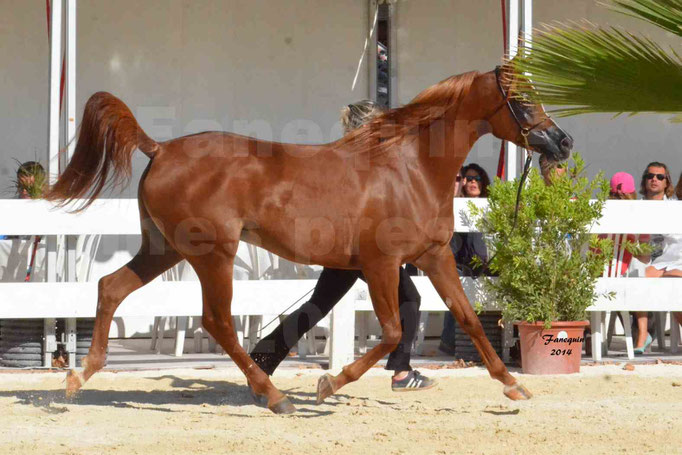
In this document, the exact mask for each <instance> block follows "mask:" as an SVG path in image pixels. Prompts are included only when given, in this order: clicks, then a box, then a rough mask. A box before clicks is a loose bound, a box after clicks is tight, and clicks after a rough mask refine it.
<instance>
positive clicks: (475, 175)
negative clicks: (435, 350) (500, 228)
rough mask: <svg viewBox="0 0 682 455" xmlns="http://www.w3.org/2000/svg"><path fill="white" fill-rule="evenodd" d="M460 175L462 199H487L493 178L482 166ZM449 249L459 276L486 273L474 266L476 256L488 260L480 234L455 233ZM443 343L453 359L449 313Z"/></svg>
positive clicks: (472, 166)
mask: <svg viewBox="0 0 682 455" xmlns="http://www.w3.org/2000/svg"><path fill="white" fill-rule="evenodd" d="M461 175H462V176H463V181H462V182H461V189H460V194H459V197H488V186H489V185H490V178H489V177H488V174H487V173H486V172H485V170H483V168H482V167H481V166H479V165H478V164H475V163H471V164H469V165H467V166H464V167H463V168H462V170H461ZM455 186H456V185H455ZM455 194H457V193H455ZM450 248H451V249H452V253H453V254H454V255H455V261H456V262H457V271H458V272H459V275H460V276H468V277H478V276H481V275H482V274H483V273H484V271H485V267H481V266H474V265H473V264H472V260H473V258H474V257H475V256H478V257H479V258H480V259H481V262H482V263H483V264H485V263H486V262H487V260H488V250H487V248H486V246H485V243H484V242H483V235H482V234H481V233H480V232H463V233H459V232H455V233H454V234H453V235H452V239H451V240H450ZM440 339H441V342H440V346H439V349H440V350H441V351H443V352H445V353H447V354H450V355H454V354H455V319H454V318H453V317H452V315H451V314H450V313H448V312H446V313H445V320H444V322H443V332H442V333H441V336H440Z"/></svg>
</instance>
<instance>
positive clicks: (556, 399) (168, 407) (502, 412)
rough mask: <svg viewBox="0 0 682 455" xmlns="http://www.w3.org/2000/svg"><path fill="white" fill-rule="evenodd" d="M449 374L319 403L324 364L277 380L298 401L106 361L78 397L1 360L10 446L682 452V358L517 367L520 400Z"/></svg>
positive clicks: (377, 374)
mask: <svg viewBox="0 0 682 455" xmlns="http://www.w3.org/2000/svg"><path fill="white" fill-rule="evenodd" d="M422 372H423V373H426V374H429V375H432V376H437V377H438V380H439V383H438V386H437V387H435V388H433V389H431V390H429V391H424V392H420V393H401V394H398V393H393V392H391V391H390V387H389V381H390V379H389V376H388V373H387V372H385V371H383V370H380V369H372V370H371V371H370V372H369V373H368V374H367V375H366V376H365V377H364V378H362V379H361V380H360V381H359V382H357V383H355V384H351V385H349V386H347V387H346V388H344V389H342V390H341V391H339V393H338V394H337V395H335V396H334V397H331V398H329V399H328V400H327V402H326V403H324V404H322V405H320V406H316V405H315V396H314V392H315V385H316V381H317V378H318V376H319V375H320V374H322V371H321V370H294V369H285V370H282V371H281V372H279V373H278V375H276V376H275V379H274V382H275V384H276V385H277V386H278V387H280V389H282V390H283V391H285V392H286V393H288V395H289V397H290V398H292V401H293V402H294V404H295V405H296V406H297V408H298V413H296V414H295V415H293V416H276V415H273V414H271V413H270V412H269V411H268V410H266V409H262V408H258V407H256V406H254V405H252V403H251V399H250V396H249V394H248V391H247V389H246V385H245V384H246V382H245V380H244V378H243V377H242V376H241V374H240V373H239V372H238V370H236V369H234V368H230V369H213V370H192V369H182V370H177V369H175V370H161V371H141V372H120V373H111V372H104V373H99V374H97V375H95V376H94V378H93V379H92V380H91V381H90V382H89V383H88V384H86V386H85V388H84V390H83V391H82V392H81V394H80V395H79V397H78V398H77V399H75V400H74V401H72V402H68V401H67V400H65V398H64V393H63V386H64V385H63V379H64V373H33V374H30V373H5V374H0V453H2V454H22V455H23V454H41V455H43V454H88V455H91V454H99V453H104V454H111V453H121V454H190V453H191V454H204V453H206V454H209V453H210V454H223V453H249V454H259V455H262V454H265V453H285V454H289V453H291V454H307V453H344V454H351V453H352V454H363V455H368V454H370V453H371V454H374V453H382V454H383V453H405V454H412V453H415V454H422V453H428V454H431V453H434V454H437V453H443V454H446V453H447V454H464V453H476V454H479V453H480V454H495V453H504V454H516V453H519V454H521V453H522V454H543V455H549V454H562V453H569V452H570V453H575V454H582V453H584V454H588V453H589V454H614V453H638V454H639V453H657V454H671V453H682V366H679V365H637V366H636V367H635V371H625V370H623V366H622V365H608V366H598V367H595V366H592V367H583V371H582V373H580V374H579V375H572V376H553V377H550V376H544V377H532V376H523V375H518V376H519V377H520V378H521V381H522V382H523V383H524V384H525V385H526V386H527V387H529V388H530V390H531V391H532V392H533V393H534V394H535V397H534V398H533V399H532V400H530V401H528V402H511V401H509V400H507V399H506V398H505V397H504V396H503V395H502V386H501V385H500V384H499V383H497V382H495V381H493V380H491V379H489V378H488V376H487V373H486V372H485V371H484V370H482V369H481V368H478V367H475V368H467V369H460V370H422Z"/></svg>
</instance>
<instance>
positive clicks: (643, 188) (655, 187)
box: [639, 161, 675, 201]
mask: <svg viewBox="0 0 682 455" xmlns="http://www.w3.org/2000/svg"><path fill="white" fill-rule="evenodd" d="M674 191H675V187H674V186H673V184H672V179H671V178H670V171H668V167H667V166H666V165H665V164H663V163H659V162H658V161H654V162H651V163H649V165H648V166H647V167H646V170H645V171H644V173H643V174H642V182H641V184H640V191H639V192H640V193H641V194H642V195H644V199H646V200H650V201H662V200H664V199H668V198H670V197H672V195H673V192H674Z"/></svg>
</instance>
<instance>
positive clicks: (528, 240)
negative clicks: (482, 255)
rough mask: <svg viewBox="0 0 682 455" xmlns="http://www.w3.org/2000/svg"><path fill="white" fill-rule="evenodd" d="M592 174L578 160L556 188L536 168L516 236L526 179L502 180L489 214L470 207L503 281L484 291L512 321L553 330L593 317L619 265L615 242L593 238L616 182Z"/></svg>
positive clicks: (559, 178) (556, 178)
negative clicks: (599, 288) (614, 262)
mask: <svg viewBox="0 0 682 455" xmlns="http://www.w3.org/2000/svg"><path fill="white" fill-rule="evenodd" d="M584 168H585V164H584V162H583V160H582V159H581V158H580V156H579V155H577V154H576V155H574V157H573V162H572V163H571V165H569V166H568V168H567V172H565V173H564V174H563V175H561V176H558V175H553V178H552V185H549V186H548V185H546V184H545V183H544V181H543V179H542V177H541V176H540V175H539V174H538V172H537V171H536V170H535V169H533V170H531V172H530V174H529V176H528V181H527V183H526V185H525V187H524V190H523V193H522V196H521V203H520V206H519V212H518V220H517V224H516V228H515V229H514V231H513V232H512V224H513V220H514V210H515V204H516V193H517V189H518V185H519V179H516V180H515V181H513V182H501V181H499V179H498V180H496V181H495V184H494V185H492V186H491V187H490V194H489V196H488V203H489V205H488V208H487V209H485V210H483V209H477V208H476V207H475V206H474V205H473V204H471V203H470V204H469V208H470V210H471V213H472V215H473V219H474V220H475V222H476V226H477V228H478V229H479V230H480V231H481V232H483V233H484V234H485V239H486V244H487V246H488V249H489V251H490V255H491V259H492V262H491V263H490V265H489V267H490V271H491V272H493V273H494V274H497V275H499V278H498V279H492V280H486V281H485V284H484V286H485V289H486V291H487V292H488V293H490V296H491V297H492V299H491V300H492V301H495V302H497V303H498V304H499V306H500V307H501V308H502V312H503V318H504V319H505V320H507V321H526V322H536V321H543V322H544V323H545V326H546V327H549V326H550V323H551V322H552V321H578V320H585V319H586V314H585V309H586V308H587V307H588V306H590V305H591V304H592V302H593V301H594V300H595V298H596V297H597V294H596V293H595V284H596V280H597V278H599V277H600V276H601V275H602V273H603V270H604V266H605V264H606V262H607V261H609V260H610V259H611V256H612V249H613V244H612V241H610V240H607V239H600V238H599V237H598V236H597V235H594V234H590V233H589V229H590V226H591V225H592V224H594V223H595V221H597V220H599V218H600V217H601V213H602V209H603V207H604V203H605V201H606V200H607V198H608V195H609V182H608V181H607V180H606V179H605V178H604V176H603V174H602V173H600V174H599V175H598V176H597V177H596V178H595V179H593V180H589V179H588V178H587V177H586V176H585V170H584ZM593 198H595V199H593ZM493 254H494V257H492V255H493Z"/></svg>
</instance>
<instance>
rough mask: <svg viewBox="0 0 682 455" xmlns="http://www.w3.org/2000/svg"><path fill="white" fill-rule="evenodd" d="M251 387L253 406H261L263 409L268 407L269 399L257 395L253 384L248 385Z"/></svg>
mask: <svg viewBox="0 0 682 455" xmlns="http://www.w3.org/2000/svg"><path fill="white" fill-rule="evenodd" d="M248 387H249V394H251V399H252V400H253V404H255V405H256V406H259V407H261V408H265V407H267V405H268V399H267V397H265V396H264V395H259V394H257V393H256V392H255V391H254V390H253V389H252V388H251V384H249V385H248Z"/></svg>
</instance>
